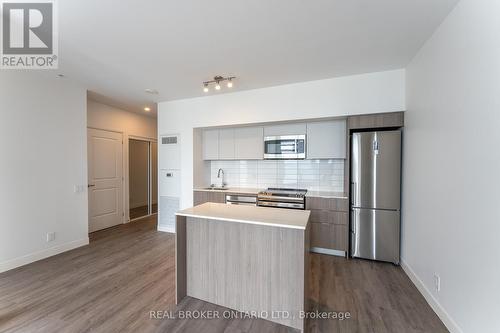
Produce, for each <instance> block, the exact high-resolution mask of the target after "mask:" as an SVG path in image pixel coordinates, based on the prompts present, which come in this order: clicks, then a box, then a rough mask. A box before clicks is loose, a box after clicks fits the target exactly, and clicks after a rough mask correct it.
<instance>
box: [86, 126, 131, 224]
mask: <svg viewBox="0 0 500 333" xmlns="http://www.w3.org/2000/svg"><path fill="white" fill-rule="evenodd" d="M87 141H88V146H87V151H88V173H89V177H88V179H89V191H88V192H89V232H94V231H97V230H101V229H105V228H109V227H112V226H115V225H117V224H121V223H122V222H123V178H122V177H123V141H122V134H121V133H116V132H108V131H103V130H97V129H91V128H89V129H88V131H87Z"/></svg>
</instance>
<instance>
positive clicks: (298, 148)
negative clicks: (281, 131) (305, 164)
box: [264, 135, 306, 160]
mask: <svg viewBox="0 0 500 333" xmlns="http://www.w3.org/2000/svg"><path fill="white" fill-rule="evenodd" d="M305 158H306V136H305V135H280V136H266V137H264V159H269V160H272V159H305Z"/></svg>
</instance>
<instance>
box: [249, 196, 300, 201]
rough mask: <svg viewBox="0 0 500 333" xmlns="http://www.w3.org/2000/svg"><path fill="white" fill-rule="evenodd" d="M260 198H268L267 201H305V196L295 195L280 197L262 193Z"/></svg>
mask: <svg viewBox="0 0 500 333" xmlns="http://www.w3.org/2000/svg"><path fill="white" fill-rule="evenodd" d="M257 199H258V200H266V201H295V202H303V201H304V198H295V197H278V196H275V195H261V194H259V196H258V197H257Z"/></svg>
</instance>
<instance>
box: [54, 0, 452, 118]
mask: <svg viewBox="0 0 500 333" xmlns="http://www.w3.org/2000/svg"><path fill="white" fill-rule="evenodd" d="M457 2H458V0H252V1H247V0H240V1H235V0H208V1H207V0H177V1H171V0H141V1H138V0H114V1H111V0H106V1H103V0H63V1H58V3H59V22H60V27H59V34H60V52H59V55H60V57H59V58H60V70H59V72H62V73H64V74H65V75H66V76H67V77H69V78H71V79H76V80H78V81H81V82H83V83H84V84H85V85H86V86H87V87H88V89H89V90H90V91H91V93H90V96H91V98H93V99H97V100H101V101H103V102H105V103H108V104H112V105H113V104H114V105H115V106H118V107H122V108H124V109H127V110H130V111H135V112H142V113H144V112H143V111H142V109H143V107H144V106H145V105H151V106H153V108H154V110H153V112H151V113H150V114H151V115H154V114H155V113H156V110H155V105H154V103H156V102H160V101H165V100H173V99H180V98H189V97H196V96H203V95H205V93H203V91H202V87H201V83H202V81H204V80H208V79H211V78H212V77H213V76H214V75H216V74H221V75H229V74H232V75H236V76H237V77H238V79H237V81H236V82H235V87H234V88H233V90H244V89H254V88H262V87H268V86H274V85H280V84H286V83H293V82H300V81H309V80H317V79H323V78H329V77H335V76H343V75H351V74H359V73H367V72H376V71H384V70H391V69H396V68H403V67H405V66H406V65H407V64H408V63H409V61H410V60H411V58H412V57H413V56H414V55H415V54H416V52H417V51H418V49H419V48H420V47H421V46H422V45H423V43H424V42H425V41H426V40H427V39H428V38H429V37H430V35H431V34H432V32H433V31H434V30H435V29H436V28H437V26H438V25H439V24H440V23H441V22H442V20H443V19H444V17H445V16H446V15H447V14H448V13H449V12H450V11H451V9H452V8H453V7H454V5H455V4H456V3H457ZM146 88H152V89H156V90H158V91H159V94H158V95H150V94H147V93H145V92H144V89H146ZM226 91H227V89H226V90H224V89H222V92H219V93H224V92H226ZM210 94H214V92H210Z"/></svg>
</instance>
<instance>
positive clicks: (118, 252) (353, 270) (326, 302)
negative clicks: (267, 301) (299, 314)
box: [0, 216, 447, 333]
mask: <svg viewBox="0 0 500 333" xmlns="http://www.w3.org/2000/svg"><path fill="white" fill-rule="evenodd" d="M155 219H156V216H153V217H149V218H146V219H144V220H140V221H137V222H132V223H129V224H125V225H120V226H118V227H114V228H111V229H107V230H103V231H99V232H96V233H94V234H91V243H90V245H88V246H85V247H82V248H79V249H76V250H73V251H69V252H66V253H63V254H60V255H57V256H54V257H51V258H48V259H45V260H41V261H39V262H36V263H33V264H30V265H27V266H24V267H21V268H17V269H15V270H12V271H8V272H5V273H2V274H0V332H50V333H53V332H88V331H92V332H169V333H170V332H221V333H222V332H224V333H242V332H252V333H261V332H297V331H296V330H293V329H289V328H286V327H284V326H280V325H277V324H274V323H271V322H269V321H266V320H262V319H252V318H238V319H210V320H207V319H190V320H183V319H150V311H168V310H172V311H175V310H177V311H180V310H207V311H210V310H211V311H214V310H217V311H219V312H220V313H222V312H223V311H226V310H227V309H225V308H222V307H220V306H217V305H214V304H210V303H206V302H203V301H200V300H197V299H193V298H189V297H188V298H186V299H185V300H184V301H183V302H182V303H181V304H180V305H179V307H177V308H176V307H175V305H174V299H175V288H174V287H175V286H174V277H175V267H174V265H175V264H174V236H173V235H172V234H167V233H162V232H157V231H155V228H156V221H155ZM310 281H311V285H310V298H311V304H312V307H313V309H316V310H321V311H345V312H347V311H348V312H350V313H351V315H352V318H351V319H345V320H343V321H340V320H334V319H329V320H328V319H325V320H311V321H310V322H309V325H308V326H309V330H308V331H309V332H315V333H317V332H398V333H400V332H447V330H446V328H445V327H444V326H443V324H442V323H441V322H440V320H439V319H438V317H437V316H436V315H435V314H434V312H432V310H431V309H430V307H429V306H428V305H427V303H426V302H425V300H424V299H423V297H422V296H421V295H420V294H419V293H418V291H417V290H416V288H415V287H414V286H413V285H412V283H411V282H410V280H409V279H408V277H406V275H405V274H404V272H403V271H402V270H401V268H399V267H395V266H393V265H391V264H382V263H375V262H369V261H362V260H349V261H347V260H345V259H343V258H338V257H330V256H325V255H319V254H313V255H312V258H311V269H310Z"/></svg>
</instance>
